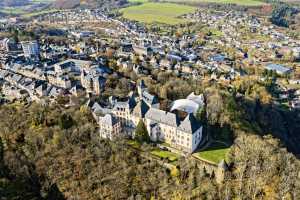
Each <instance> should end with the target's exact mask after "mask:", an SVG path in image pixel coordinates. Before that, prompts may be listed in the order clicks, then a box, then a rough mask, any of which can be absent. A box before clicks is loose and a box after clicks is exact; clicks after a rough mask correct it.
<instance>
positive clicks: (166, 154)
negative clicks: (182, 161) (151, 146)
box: [151, 149, 179, 162]
mask: <svg viewBox="0 0 300 200" xmlns="http://www.w3.org/2000/svg"><path fill="white" fill-rule="evenodd" d="M151 154H153V155H155V156H158V157H160V158H163V159H168V160H169V161H170V162H174V161H176V160H178V158H179V155H178V154H176V153H173V152H170V151H164V150H160V149H157V150H154V151H151Z"/></svg>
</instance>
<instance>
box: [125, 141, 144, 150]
mask: <svg viewBox="0 0 300 200" xmlns="http://www.w3.org/2000/svg"><path fill="white" fill-rule="evenodd" d="M127 144H129V145H130V146H132V147H133V148H136V149H139V148H141V144H140V143H139V142H138V141H136V140H128V142H127Z"/></svg>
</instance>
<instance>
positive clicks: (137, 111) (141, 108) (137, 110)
mask: <svg viewBox="0 0 300 200" xmlns="http://www.w3.org/2000/svg"><path fill="white" fill-rule="evenodd" d="M148 110H149V106H148V105H147V104H146V103H145V102H144V101H143V100H142V101H140V102H139V103H138V104H137V105H136V106H135V107H134V109H133V111H132V114H133V115H134V116H136V117H140V118H144V117H145V114H146V113H147V111H148Z"/></svg>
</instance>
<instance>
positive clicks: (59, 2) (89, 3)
mask: <svg viewBox="0 0 300 200" xmlns="http://www.w3.org/2000/svg"><path fill="white" fill-rule="evenodd" d="M126 3H127V0H56V1H55V2H54V3H52V7H53V8H58V9H70V8H76V7H79V6H81V7H89V8H95V7H110V8H115V7H119V6H122V5H124V4H126Z"/></svg>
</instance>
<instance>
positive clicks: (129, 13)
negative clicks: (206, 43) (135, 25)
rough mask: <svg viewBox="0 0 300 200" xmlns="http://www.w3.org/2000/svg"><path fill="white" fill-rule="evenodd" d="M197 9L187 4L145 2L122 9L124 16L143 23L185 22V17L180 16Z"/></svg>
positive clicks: (172, 23)
mask: <svg viewBox="0 0 300 200" xmlns="http://www.w3.org/2000/svg"><path fill="white" fill-rule="evenodd" d="M195 10H196V8H195V7H192V6H185V5H179V4H172V3H144V4H141V5H137V6H131V7H127V8H123V9H121V10H120V11H121V12H122V13H123V17H125V18H127V19H130V20H136V21H140V22H143V23H154V22H156V23H163V24H171V25H174V24H179V23H184V22H185V21H186V20H185V19H180V18H178V17H179V16H181V15H183V14H186V13H191V12H194V11H195Z"/></svg>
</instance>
